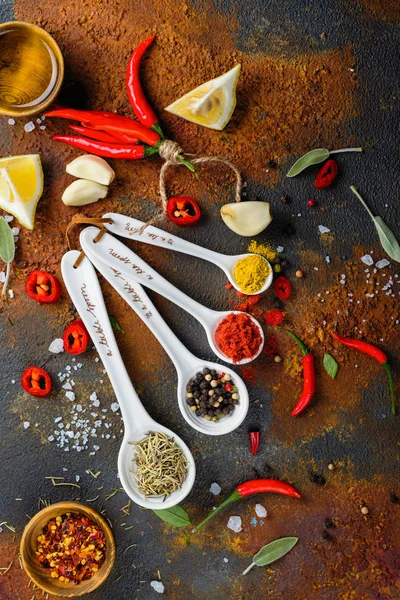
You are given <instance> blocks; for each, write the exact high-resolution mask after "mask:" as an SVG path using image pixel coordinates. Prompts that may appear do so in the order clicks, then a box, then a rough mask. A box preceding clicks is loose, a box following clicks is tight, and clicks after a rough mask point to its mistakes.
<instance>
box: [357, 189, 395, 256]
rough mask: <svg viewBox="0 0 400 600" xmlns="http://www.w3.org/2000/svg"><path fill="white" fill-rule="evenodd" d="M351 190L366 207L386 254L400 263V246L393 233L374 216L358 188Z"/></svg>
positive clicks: (381, 220)
mask: <svg viewBox="0 0 400 600" xmlns="http://www.w3.org/2000/svg"><path fill="white" fill-rule="evenodd" d="M350 189H351V191H352V192H353V193H354V194H355V195H356V196H357V198H358V199H359V200H360V202H361V204H362V205H363V206H364V208H365V210H366V211H367V213H368V214H369V216H370V217H371V219H372V221H373V223H374V225H375V229H376V231H377V233H378V236H379V241H380V243H381V246H382V248H383V249H384V251H385V252H386V254H387V255H388V256H389V257H390V258H391V259H392V260H395V261H396V262H400V244H399V242H398V241H397V239H396V236H395V235H394V233H393V231H392V230H391V229H390V228H389V227H388V226H387V225H386V223H385V221H384V220H383V219H382V217H375V216H374V214H373V213H372V212H371V210H370V208H369V207H368V205H367V204H366V202H365V200H364V199H363V198H362V197H361V195H360V193H359V192H358V191H357V188H356V187H355V186H354V185H352V186H351V187H350Z"/></svg>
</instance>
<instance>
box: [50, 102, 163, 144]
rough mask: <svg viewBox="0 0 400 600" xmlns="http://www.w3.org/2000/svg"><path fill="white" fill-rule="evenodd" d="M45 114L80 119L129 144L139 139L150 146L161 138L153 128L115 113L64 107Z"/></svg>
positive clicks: (85, 125) (89, 125) (88, 125)
mask: <svg viewBox="0 0 400 600" xmlns="http://www.w3.org/2000/svg"><path fill="white" fill-rule="evenodd" d="M45 116H46V117H59V118H61V119H70V120H73V121H80V122H81V123H82V125H83V126H84V127H89V128H90V129H100V130H102V131H106V132H107V133H111V135H118V137H120V138H121V139H122V140H124V141H125V142H126V143H128V144H132V143H134V140H136V139H139V140H141V141H142V142H143V143H144V144H147V145H148V146H155V145H156V144H157V143H158V142H159V140H160V136H159V134H158V133H156V132H155V131H153V130H152V129H148V127H144V126H143V125H142V124H141V123H138V122H137V121H134V120H133V119H129V117H123V116H122V115H116V114H115V113H108V112H105V111H104V112H103V111H91V110H76V109H75V108H63V109H61V110H51V111H50V112H47V113H45Z"/></svg>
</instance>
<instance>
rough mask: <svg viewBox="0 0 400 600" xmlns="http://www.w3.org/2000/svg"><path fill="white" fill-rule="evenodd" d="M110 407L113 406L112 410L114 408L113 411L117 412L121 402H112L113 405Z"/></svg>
mask: <svg viewBox="0 0 400 600" xmlns="http://www.w3.org/2000/svg"><path fill="white" fill-rule="evenodd" d="M110 408H111V410H112V411H113V412H117V410H119V404H118V402H113V403H112V404H111V407H110Z"/></svg>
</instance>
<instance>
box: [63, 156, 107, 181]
mask: <svg viewBox="0 0 400 600" xmlns="http://www.w3.org/2000/svg"><path fill="white" fill-rule="evenodd" d="M65 170H66V171H67V173H69V174H70V175H73V176H74V177H80V178H81V179H90V181H96V182H97V183H102V184H103V185H109V184H110V183H111V182H112V181H113V179H114V177H115V173H114V171H113V170H112V168H111V167H110V165H109V164H108V162H106V161H105V160H104V159H103V158H100V156H93V154H82V156H78V158H75V159H74V160H73V161H72V162H70V163H69V164H68V165H67V166H66V167H65Z"/></svg>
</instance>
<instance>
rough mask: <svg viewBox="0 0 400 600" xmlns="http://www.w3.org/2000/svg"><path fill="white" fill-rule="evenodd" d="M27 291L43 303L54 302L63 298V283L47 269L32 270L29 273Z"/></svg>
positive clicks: (30, 295)
mask: <svg viewBox="0 0 400 600" xmlns="http://www.w3.org/2000/svg"><path fill="white" fill-rule="evenodd" d="M25 291H26V293H27V294H28V296H29V297H30V298H33V299H34V300H37V301H38V302H40V303H42V304H54V303H55V302H57V301H58V300H59V299H60V298H61V293H62V289H61V284H60V282H59V281H58V279H57V277H54V275H51V274H50V273H46V272H45V271H32V273H29V275H28V277H27V279H26V284H25Z"/></svg>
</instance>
